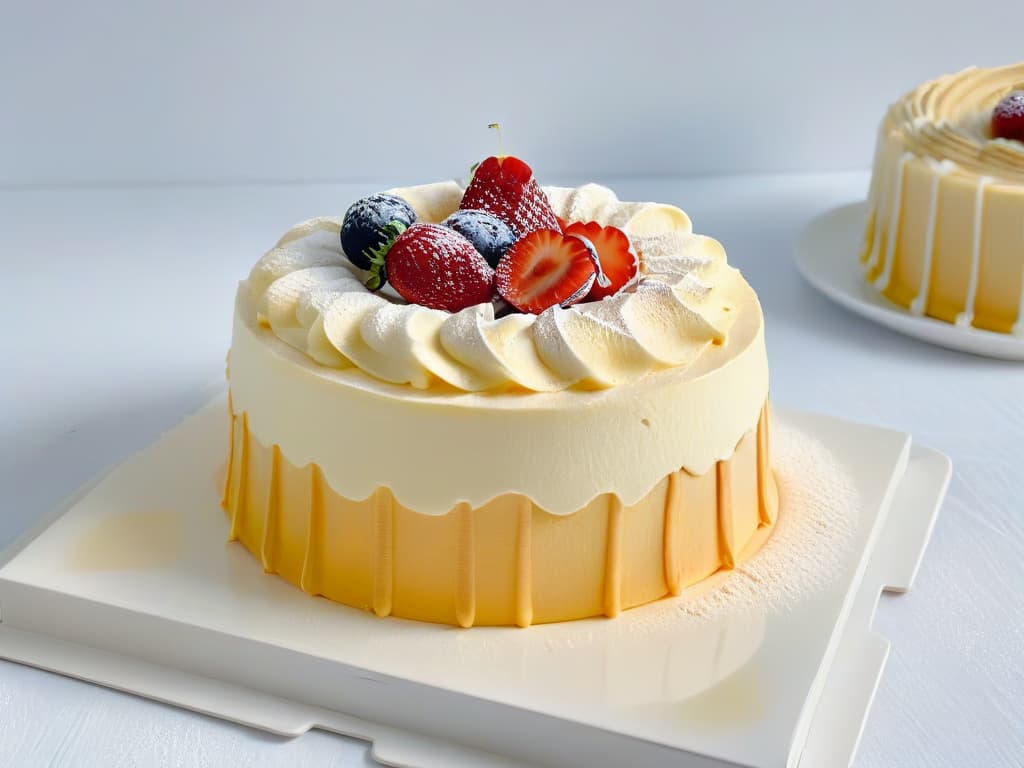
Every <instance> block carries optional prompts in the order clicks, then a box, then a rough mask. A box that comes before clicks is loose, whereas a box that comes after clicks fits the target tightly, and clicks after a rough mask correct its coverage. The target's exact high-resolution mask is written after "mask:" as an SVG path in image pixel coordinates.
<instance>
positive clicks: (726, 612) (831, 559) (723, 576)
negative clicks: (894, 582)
mask: <svg viewBox="0 0 1024 768" xmlns="http://www.w3.org/2000/svg"><path fill="white" fill-rule="evenodd" d="M771 446H772V466H773V469H774V472H775V477H776V481H777V482H778V486H779V518H778V520H777V521H776V523H775V528H774V530H773V531H772V533H771V536H770V538H769V539H768V541H767V542H765V544H764V546H763V547H762V548H761V549H760V551H758V552H757V553H756V554H755V555H754V556H753V557H752V558H750V560H748V561H747V562H745V563H743V564H741V565H740V566H738V567H737V568H735V569H733V570H732V571H728V572H720V573H719V574H717V575H716V576H713V577H712V581H711V582H708V583H698V584H696V585H694V586H693V587H691V588H690V589H689V590H684V591H683V594H682V595H680V596H679V597H671V598H665V599H663V600H659V601H657V602H655V603H650V604H648V605H645V606H640V607H639V608H633V609H631V610H629V611H627V612H625V613H624V614H622V615H621V616H620V617H619V618H617V619H615V620H614V621H608V622H606V623H603V624H602V626H601V628H600V629H601V639H602V642H614V641H615V638H616V637H617V636H621V637H622V638H624V639H625V638H635V637H637V636H638V635H645V634H657V633H663V632H667V631H678V630H680V629H682V628H685V627H689V626H699V625H701V624H712V623H716V622H720V621H722V620H723V619H727V618H728V619H733V618H737V619H743V618H745V617H753V616H764V615H766V614H772V613H786V612H788V611H790V610H792V609H793V608H795V607H796V606H798V605H799V604H801V603H802V602H804V601H806V600H808V599H810V598H811V597H813V596H815V595H816V594H819V593H820V592H821V591H822V590H824V589H825V588H827V587H828V586H829V585H831V584H832V583H834V581H835V579H836V578H838V576H839V574H840V573H841V572H842V571H843V570H844V568H845V567H846V566H847V565H848V564H849V558H850V557H851V556H852V554H853V546H852V545H853V541H854V537H855V534H856V533H857V529H858V524H859V520H860V500H859V498H858V495H857V491H856V488H855V487H854V485H853V481H852V480H851V478H850V476H849V475H848V473H847V472H846V470H845V469H843V467H842V466H840V465H839V464H838V463H837V462H836V460H835V458H834V457H833V456H832V454H831V453H830V452H829V451H828V449H827V448H826V447H825V446H824V445H822V444H821V442H820V441H818V440H817V439H816V438H814V437H813V436H811V435H807V434H805V433H803V432H800V431H799V430H797V429H795V428H793V427H791V426H789V425H787V424H785V423H782V422H781V421H776V422H775V423H774V424H773V425H772V434H771ZM716 579H717V580H718V581H717V583H715V581H714V580H716ZM574 625H578V627H577V626H574ZM588 625H589V626H588ZM593 633H594V627H593V625H592V623H590V622H583V623H580V622H567V623H565V624H562V625H559V626H558V631H557V632H553V633H552V635H551V637H550V638H549V640H548V643H547V644H548V646H549V648H555V647H558V646H565V645H569V646H582V645H589V644H591V643H592V642H593V636H594V635H593Z"/></svg>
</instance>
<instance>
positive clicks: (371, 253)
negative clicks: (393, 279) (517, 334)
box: [363, 219, 408, 291]
mask: <svg viewBox="0 0 1024 768" xmlns="http://www.w3.org/2000/svg"><path fill="white" fill-rule="evenodd" d="M406 229H408V227H406V226H405V222H404V221H399V220H398V219H395V220H394V221H390V222H388V223H387V224H385V225H384V229H383V230H382V234H383V235H384V242H383V243H381V244H380V245H377V246H375V247H373V248H367V249H366V250H365V251H363V255H364V256H365V257H366V258H367V260H369V262H370V269H369V273H370V274H369V276H368V277H367V278H366V282H365V283H364V285H365V286H366V287H367V288H369V289H370V290H371V291H379V290H380V289H381V288H383V287H384V283H386V282H387V281H388V269H387V255H388V251H390V250H391V246H393V245H394V244H395V240H397V239H398V236H399V235H401V234H402V233H403V232H405V230H406Z"/></svg>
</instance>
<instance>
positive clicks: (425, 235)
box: [386, 224, 494, 312]
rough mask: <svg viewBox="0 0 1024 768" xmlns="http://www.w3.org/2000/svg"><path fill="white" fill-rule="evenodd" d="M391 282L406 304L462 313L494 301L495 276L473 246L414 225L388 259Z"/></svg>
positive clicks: (435, 228)
mask: <svg viewBox="0 0 1024 768" xmlns="http://www.w3.org/2000/svg"><path fill="white" fill-rule="evenodd" d="M386 266H387V279H388V280H389V281H390V282H391V285H392V286H393V287H394V289H395V290H396V291H398V293H399V294H400V295H401V297H402V298H403V299H405V300H406V301H409V302H411V303H413V304H422V305H423V306H424V307H430V308H432V309H446V310H448V311H449V312H458V311H459V310H460V309H465V308H466V307H471V306H473V305H474V304H482V303H484V302H487V301H490V300H491V297H492V296H493V295H494V270H493V269H491V267H490V265H489V264H488V263H487V262H486V261H484V257H483V256H481V255H480V253H479V252H478V251H477V250H476V248H474V247H473V244H472V243H471V242H469V240H467V239H466V238H464V237H463V236H462V235H460V234H459V233H458V232H456V231H455V230H453V229H448V227H442V226H441V225H439V224H413V225H412V226H411V227H409V228H408V229H407V230H405V231H404V232H402V234H400V235H399V236H398V237H397V238H396V239H395V242H394V244H393V245H392V246H391V249H390V250H389V251H388V252H387V256H386Z"/></svg>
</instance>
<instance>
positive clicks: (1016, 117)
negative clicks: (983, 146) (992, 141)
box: [992, 91, 1024, 141]
mask: <svg viewBox="0 0 1024 768" xmlns="http://www.w3.org/2000/svg"><path fill="white" fill-rule="evenodd" d="M992 135H993V136H994V137H995V138H997V139H1016V140H1017V141H1024V91H1013V92H1011V93H1010V94H1009V95H1008V96H1007V97H1006V98H1004V99H1003V100H1002V101H1000V102H999V103H998V104H997V105H996V108H995V109H994V110H993V111H992Z"/></svg>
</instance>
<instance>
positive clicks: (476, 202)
mask: <svg viewBox="0 0 1024 768" xmlns="http://www.w3.org/2000/svg"><path fill="white" fill-rule="evenodd" d="M459 208H460V209H463V210H466V209H475V210H481V211H487V212H488V213H493V214H494V215H495V216H497V217H498V218H499V219H501V220H502V221H504V222H505V223H506V224H508V226H509V227H511V228H512V231H513V232H514V233H515V235H516V236H517V237H523V236H524V235H528V234H529V233H530V232H533V231H534V230H538V229H553V230H555V231H556V232H560V231H561V229H560V228H559V225H558V218H557V217H556V216H555V212H554V210H552V208H551V203H550V201H549V200H548V198H547V195H545V194H544V191H543V190H542V189H541V188H540V185H539V184H537V180H536V179H535V178H534V177H533V170H532V169H531V168H530V166H528V165H527V164H526V163H524V162H523V161H522V160H520V159H519V158H518V157H512V156H506V157H488V158H487V159H486V160H484V161H483V162H482V163H480V165H479V166H477V169H476V171H475V172H474V174H473V180H472V181H471V182H470V183H469V186H468V187H467V188H466V192H465V193H464V194H463V196H462V202H461V203H460V204H459Z"/></svg>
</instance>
